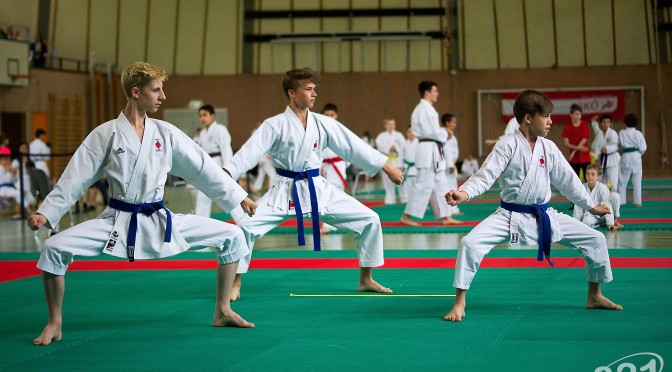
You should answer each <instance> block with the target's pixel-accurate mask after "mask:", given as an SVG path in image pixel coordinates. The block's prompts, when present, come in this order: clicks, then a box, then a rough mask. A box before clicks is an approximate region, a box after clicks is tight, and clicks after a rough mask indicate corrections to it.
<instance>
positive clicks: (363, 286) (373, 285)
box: [357, 279, 392, 293]
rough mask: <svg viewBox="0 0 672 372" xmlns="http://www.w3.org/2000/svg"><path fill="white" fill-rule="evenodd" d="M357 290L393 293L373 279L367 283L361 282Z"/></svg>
mask: <svg viewBox="0 0 672 372" xmlns="http://www.w3.org/2000/svg"><path fill="white" fill-rule="evenodd" d="M357 290H358V291H360V292H378V293H392V290H391V289H389V288H387V287H383V286H382V285H380V284H378V282H377V281H375V280H373V279H370V280H367V281H365V282H362V281H360V282H359V286H358V287H357Z"/></svg>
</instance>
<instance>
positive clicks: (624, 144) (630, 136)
mask: <svg viewBox="0 0 672 372" xmlns="http://www.w3.org/2000/svg"><path fill="white" fill-rule="evenodd" d="M623 122H624V123H625V126H626V127H627V128H626V129H623V130H622V131H620V132H618V146H619V147H620V148H621V151H622V152H623V156H621V171H620V173H619V175H618V193H619V194H621V204H625V203H626V195H627V186H628V181H630V178H632V191H633V196H634V198H633V200H634V203H635V207H636V208H640V207H641V206H642V155H644V153H645V152H646V140H644V135H643V134H642V132H640V131H638V130H637V129H636V127H637V125H639V119H638V118H637V115H635V114H633V113H629V114H626V115H625V116H624V117H623Z"/></svg>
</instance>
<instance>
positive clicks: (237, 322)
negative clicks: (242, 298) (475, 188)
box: [212, 309, 254, 328]
mask: <svg viewBox="0 0 672 372" xmlns="http://www.w3.org/2000/svg"><path fill="white" fill-rule="evenodd" d="M212 326H213V327H238V328H254V323H250V322H248V321H247V320H245V319H243V318H241V317H240V315H238V314H237V313H236V312H235V311H233V310H231V309H229V310H228V311H226V312H222V311H215V316H214V317H213V318H212Z"/></svg>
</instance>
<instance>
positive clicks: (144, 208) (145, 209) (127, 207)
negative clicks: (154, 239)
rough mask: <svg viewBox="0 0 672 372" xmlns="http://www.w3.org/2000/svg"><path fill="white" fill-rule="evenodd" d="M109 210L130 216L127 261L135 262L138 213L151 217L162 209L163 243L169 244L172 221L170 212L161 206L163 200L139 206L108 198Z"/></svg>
mask: <svg viewBox="0 0 672 372" xmlns="http://www.w3.org/2000/svg"><path fill="white" fill-rule="evenodd" d="M109 206H110V208H114V209H116V210H120V211H122V212H129V213H132V214H131V222H130V224H129V225H128V237H127V238H126V253H127V255H128V261H129V262H133V261H135V236H136V235H137V233H138V213H142V214H144V215H145V216H151V215H152V214H154V213H155V212H158V211H159V210H161V209H163V210H165V211H166V218H167V222H166V233H165V235H164V237H163V241H164V242H166V243H170V235H171V232H172V230H173V220H172V218H171V217H170V211H169V210H168V209H167V208H165V207H164V206H163V200H159V201H157V202H152V203H141V204H131V203H126V202H125V201H121V200H119V199H115V198H110V204H109Z"/></svg>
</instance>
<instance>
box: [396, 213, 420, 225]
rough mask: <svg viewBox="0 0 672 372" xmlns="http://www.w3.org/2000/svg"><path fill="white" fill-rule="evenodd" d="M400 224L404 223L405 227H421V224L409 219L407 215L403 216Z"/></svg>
mask: <svg viewBox="0 0 672 372" xmlns="http://www.w3.org/2000/svg"><path fill="white" fill-rule="evenodd" d="M399 222H401V223H403V224H404V225H408V226H420V224H419V223H417V222H415V221H413V220H412V219H411V217H409V216H407V215H405V214H404V215H403V216H401V219H400V220H399Z"/></svg>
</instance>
